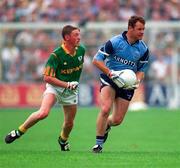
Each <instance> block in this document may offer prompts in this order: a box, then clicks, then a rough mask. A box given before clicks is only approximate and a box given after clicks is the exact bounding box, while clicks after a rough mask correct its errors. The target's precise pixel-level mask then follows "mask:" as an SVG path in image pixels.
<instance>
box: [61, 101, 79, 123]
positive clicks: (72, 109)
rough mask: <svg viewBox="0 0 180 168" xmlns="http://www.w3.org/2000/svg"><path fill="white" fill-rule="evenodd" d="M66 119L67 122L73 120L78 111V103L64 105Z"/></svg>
mask: <svg viewBox="0 0 180 168" xmlns="http://www.w3.org/2000/svg"><path fill="white" fill-rule="evenodd" d="M63 109H64V121H65V122H73V120H74V118H75V116H76V112H77V105H76V104H73V105H64V106H63Z"/></svg>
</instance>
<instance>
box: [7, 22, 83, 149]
mask: <svg viewBox="0 0 180 168" xmlns="http://www.w3.org/2000/svg"><path fill="white" fill-rule="evenodd" d="M62 37H63V43H62V44H61V45H60V46H59V47H57V48H56V49H55V50H54V51H53V52H52V53H51V55H50V57H49V59H48V60H47V63H46V66H45V69H44V74H43V75H44V81H45V82H46V83H47V84H46V90H45V91H44V94H43V99H42V103H41V107H40V109H39V110H38V111H36V112H34V113H32V114H31V115H30V116H29V117H28V118H27V119H26V120H25V122H24V123H23V124H22V125H20V126H19V128H18V129H16V130H13V131H11V132H10V133H9V134H8V135H7V136H6V137H5V142H6V143H8V144H9V143H12V142H13V141H14V140H16V139H18V138H20V137H21V136H22V135H23V134H24V133H25V132H26V131H27V130H28V129H29V128H30V127H32V126H33V125H35V124H36V123H37V122H38V121H40V120H42V119H44V118H46V117H47V116H48V114H49V112H50V110H51V108H52V107H53V105H54V104H55V103H56V101H57V102H58V103H59V104H62V106H63V110H64V123H63V126H62V130H61V132H60V135H59V138H58V142H59V145H60V148H61V150H62V151H69V150H70V148H69V143H68V141H67V140H68V137H69V135H70V132H71V130H72V128H73V124H74V118H75V115H76V111H77V103H78V84H79V78H80V75H81V72H82V68H83V62H84V55H85V48H84V47H83V46H82V45H81V44H80V29H79V28H77V27H74V26H71V25H66V26H65V27H64V28H63V29H62Z"/></svg>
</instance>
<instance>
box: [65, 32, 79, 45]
mask: <svg viewBox="0 0 180 168" xmlns="http://www.w3.org/2000/svg"><path fill="white" fill-rule="evenodd" d="M80 40H81V36H80V31H79V30H78V29H76V30H73V31H72V32H71V34H70V35H69V38H68V41H69V43H70V44H71V45H73V46H78V45H79V43H80Z"/></svg>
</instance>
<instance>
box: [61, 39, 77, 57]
mask: <svg viewBox="0 0 180 168" xmlns="http://www.w3.org/2000/svg"><path fill="white" fill-rule="evenodd" d="M63 47H64V49H65V51H66V52H67V53H68V54H70V55H75V53H76V47H75V46H72V45H71V44H69V43H65V42H64V43H63Z"/></svg>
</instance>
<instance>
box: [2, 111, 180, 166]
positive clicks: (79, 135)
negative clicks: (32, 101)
mask: <svg viewBox="0 0 180 168" xmlns="http://www.w3.org/2000/svg"><path fill="white" fill-rule="evenodd" d="M32 111H33V110H32V109H0V139H1V141H0V168H11V167H13V168H40V167H42V168H50V167H51V168H56V167H62V168H86V167H87V168H96V167H97V168H106V167H107V168H116V167H117V168H121V167H123V168H179V167H180V111H179V110H171V111H170V110H166V109H163V108H161V109H156V108H154V109H149V110H147V111H139V112H128V113H127V115H126V117H125V120H124V122H123V124H122V125H121V126H118V127H114V128H113V129H112V130H111V132H110V136H109V138H108V140H107V142H106V144H105V145H104V150H103V153H102V154H94V153H92V152H91V148H92V146H93V145H94V143H95V124H96V116H97V114H98V111H99V110H98V108H80V109H79V111H78V113H77V116H76V121H75V127H74V129H73V131H72V134H71V137H70V139H69V141H70V144H71V151H70V152H65V153H64V152H61V151H60V150H59V146H58V144H57V137H58V135H59V131H60V128H61V125H62V121H63V112H62V110H61V109H58V108H54V109H53V110H52V112H51V113H50V115H49V117H48V118H47V119H45V120H43V121H41V122H39V123H38V124H37V125H35V126H34V127H32V129H30V130H29V131H28V132H27V134H25V135H24V136H23V137H22V138H20V139H18V140H17V141H15V142H14V143H12V144H8V145H7V144H5V143H4V136H5V135H6V134H7V133H8V132H9V131H11V130H12V129H15V128H17V127H18V126H19V125H20V124H21V123H22V122H23V121H24V120H25V119H26V117H27V116H28V115H29V114H30V113H31V112H32Z"/></svg>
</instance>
